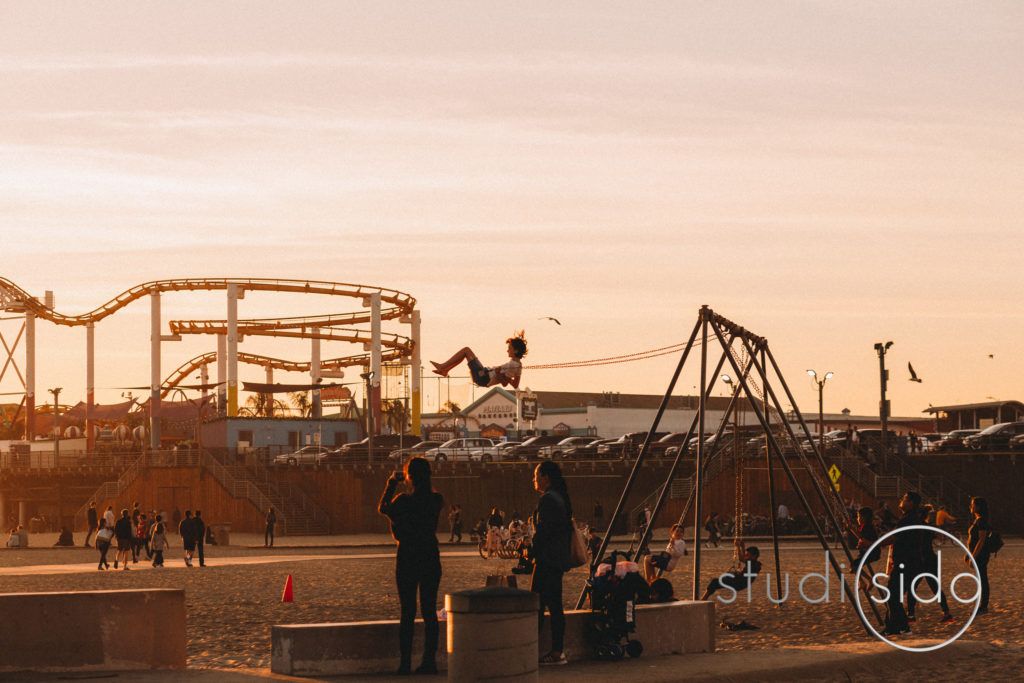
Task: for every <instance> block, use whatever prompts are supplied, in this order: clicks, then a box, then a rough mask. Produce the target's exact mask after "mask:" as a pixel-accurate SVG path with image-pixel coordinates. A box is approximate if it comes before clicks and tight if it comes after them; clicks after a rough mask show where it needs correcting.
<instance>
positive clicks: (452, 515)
mask: <svg viewBox="0 0 1024 683" xmlns="http://www.w3.org/2000/svg"><path fill="white" fill-rule="evenodd" d="M448 524H450V525H451V533H450V534H448V542H449V543H451V542H452V541H453V540H454V541H455V543H462V507H461V506H460V505H458V504H456V503H452V507H451V510H450V511H449V512H448Z"/></svg>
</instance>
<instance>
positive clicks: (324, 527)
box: [203, 453, 330, 536]
mask: <svg viewBox="0 0 1024 683" xmlns="http://www.w3.org/2000/svg"><path fill="white" fill-rule="evenodd" d="M203 467H205V468H206V469H207V470H208V471H209V472H210V473H211V474H212V475H213V477H214V479H216V480H217V481H218V482H220V485H221V486H223V487H224V488H225V489H227V491H228V492H229V493H230V494H231V495H232V496H234V497H235V498H245V499H246V500H248V501H249V502H251V503H252V504H253V505H255V506H256V507H257V508H258V509H259V510H261V511H263V512H266V510H267V509H268V508H271V507H273V508H274V510H275V512H276V513H277V523H278V525H279V528H280V531H281V534H282V535H286V536H323V535H326V534H329V533H330V518H329V517H328V515H327V513H326V512H325V511H324V510H323V509H322V508H320V507H319V506H318V505H317V504H316V503H314V502H313V501H312V499H310V497H309V496H307V495H306V492H305V491H303V490H302V489H301V488H300V487H298V486H294V485H292V484H291V483H290V482H283V481H273V480H272V479H271V478H270V476H269V472H268V471H267V469H266V468H265V467H263V466H261V465H256V466H254V467H252V468H250V467H247V466H243V465H224V464H222V463H220V462H219V461H218V460H217V459H215V458H214V457H213V456H211V455H209V454H207V453H204V454H203Z"/></svg>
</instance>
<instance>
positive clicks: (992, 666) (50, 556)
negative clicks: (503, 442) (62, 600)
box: [0, 534, 1024, 680]
mask: <svg viewBox="0 0 1024 683" xmlns="http://www.w3.org/2000/svg"><path fill="white" fill-rule="evenodd" d="M33 538H34V541H35V543H36V545H43V544H45V543H46V541H47V540H48V537H47V535H45V534H44V535H39V536H38V537H33ZM176 540H177V539H175V538H173V537H172V548H173V547H174V545H173V543H174V541H176ZM352 540H353V539H352V538H351V537H346V538H341V537H330V538H327V539H324V538H317V539H287V538H280V539H278V542H279V544H290V543H294V542H296V541H298V542H300V543H301V542H303V541H305V542H307V543H308V542H315V543H318V544H325V546H323V547H303V546H301V545H300V546H297V547H294V548H280V547H279V548H276V549H274V550H273V551H267V550H265V549H263V548H262V547H244V546H243V545H242V544H245V543H252V544H259V545H260V546H262V537H260V538H258V539H257V538H256V537H255V536H253V537H251V538H249V537H247V536H245V535H235V536H234V537H233V538H232V541H233V543H235V544H236V545H233V546H230V547H226V548H219V547H209V548H208V553H207V555H208V557H209V559H210V562H211V564H212V566H208V567H206V568H202V569H200V568H198V567H196V568H194V569H187V568H185V567H184V566H183V563H182V560H181V553H180V552H179V551H177V550H172V551H169V552H168V553H166V557H167V567H165V568H163V569H151V568H148V564H147V565H145V566H146V567H147V569H146V570H145V571H139V570H138V568H140V567H142V564H141V563H140V565H136V567H137V568H136V570H135V571H121V570H117V571H114V570H113V569H111V570H109V571H96V570H95V561H96V556H97V554H96V551H94V550H90V549H84V548H77V549H49V548H38V549H29V550H8V549H4V550H2V551H0V591H2V592H5V593H7V592H35V591H61V590H100V589H125V588H151V587H152V588H183V589H184V590H185V595H186V604H187V610H188V624H187V631H188V665H189V667H190V668H206V667H210V668H246V669H266V668H268V667H269V666H270V628H271V626H272V625H273V624H287V623H316V622H330V621H364V620H373V619H396V618H397V617H398V599H397V596H396V593H395V589H394V579H393V577H394V574H393V549H392V548H390V547H388V546H387V545H378V546H372V545H366V546H362V547H337V546H335V547H326V544H329V543H337V542H340V541H346V542H351V541H352ZM355 540H356V541H357V542H359V543H373V542H383V541H386V538H385V537H383V536H374V537H359V538H358V539H355ZM49 541H50V543H52V542H53V539H49ZM78 541H79V542H81V538H78ZM760 547H761V549H762V560H763V563H764V570H763V573H762V576H760V577H759V578H758V579H757V580H756V581H755V583H754V587H753V591H752V600H751V601H750V602H749V603H748V602H747V601H746V596H745V595H744V594H740V596H738V599H737V600H736V601H735V602H734V603H733V604H731V605H721V604H717V605H716V609H717V615H718V620H719V621H720V620H721V619H723V618H728V619H729V620H731V621H734V622H735V621H741V620H743V621H746V622H748V623H749V624H753V625H755V626H757V629H755V630H744V631H729V630H726V629H719V630H718V631H717V639H718V640H717V654H716V655H715V656H716V657H728V656H729V653H730V652H737V651H766V652H767V651H774V650H777V649H779V648H797V647H828V646H830V645H837V644H842V645H843V646H856V645H857V644H858V643H862V644H864V646H865V647H868V646H870V645H871V644H873V643H877V642H878V641H877V639H876V638H875V637H874V636H872V635H869V634H868V633H867V632H866V631H865V629H864V628H863V626H862V625H861V623H860V621H859V620H858V618H857V616H856V614H855V612H854V610H853V608H851V606H850V605H849V604H848V602H841V601H840V597H839V596H840V589H839V584H838V581H837V580H836V577H835V575H834V574H832V573H831V570H830V577H831V584H832V585H831V593H830V596H829V601H827V602H821V603H819V604H810V603H807V602H804V601H803V600H801V599H799V598H798V597H797V595H796V592H797V587H798V583H799V581H800V580H801V578H802V577H804V576H806V575H807V574H809V573H810V572H817V573H819V574H822V573H824V567H825V555H824V552H823V551H822V550H821V548H820V547H819V548H815V547H814V546H813V545H812V544H810V543H787V544H784V545H783V546H782V549H781V551H780V557H781V560H782V571H783V575H785V574H786V573H788V574H789V575H790V593H791V595H790V599H789V600H787V601H786V602H785V603H784V604H783V605H782V606H781V607H777V606H775V605H773V604H772V603H770V602H769V601H768V599H767V598H766V596H765V589H766V587H767V584H768V583H769V581H770V582H771V584H772V594H773V596H776V591H775V584H774V579H773V578H771V577H770V576H769V575H768V574H767V573H768V572H771V573H774V571H775V570H774V559H773V557H772V554H771V544H770V543H761V544H760ZM442 554H443V559H442V562H443V568H444V577H443V579H442V582H441V591H440V592H441V595H443V594H444V593H446V592H453V591H458V590H462V589H466V588H474V587H479V586H482V585H484V583H485V581H486V577H487V576H488V575H489V574H508V573H510V571H509V570H510V569H511V567H512V566H513V564H514V563H513V562H511V561H507V560H494V559H492V560H484V559H482V558H480V557H479V556H477V555H476V554H475V548H474V547H473V546H468V545H462V546H449V545H442ZM268 555H269V556H271V558H272V559H273V560H275V561H273V562H268V563H261V562H258V561H257V560H258V558H263V557H266V556H268ZM290 556H294V557H295V559H288V558H289V557H290ZM311 556H319V557H320V558H322V559H314V558H313V557H311ZM228 558H239V559H238V561H250V562H252V563H248V564H222V565H218V564H217V563H218V562H229V561H231V560H229V559H228ZM692 559H693V558H692V555H691V556H690V557H687V558H683V562H681V564H680V566H679V567H678V568H677V570H676V571H675V572H673V573H672V574H670V575H668V576H669V578H670V579H671V581H672V582H673V584H674V586H675V588H676V594H677V596H678V597H681V598H688V597H689V596H690V591H691V588H690V576H691V569H692ZM1022 560H1024V543H1021V542H1020V541H1017V540H1009V541H1008V542H1007V545H1006V547H1005V548H1004V549H1003V550H1002V551H1001V552H1000V554H999V556H998V558H996V559H994V560H993V561H992V563H991V564H990V566H989V574H990V581H991V585H992V600H991V611H990V612H989V613H988V614H987V615H979V616H978V617H977V619H976V620H975V621H974V623H973V624H972V625H971V626H970V628H969V629H968V630H967V631H966V632H965V633H964V634H963V635H962V636H961V638H962V639H963V640H965V641H978V642H980V643H983V644H985V645H984V650H983V651H984V653H985V656H981V657H979V656H972V657H968V658H966V659H965V660H964V661H962V662H959V663H957V662H949V661H943V662H941V663H938V664H935V666H934V667H932V669H934V670H932V669H930V668H929V667H930V666H931V663H930V660H929V656H928V655H927V654H921V655H918V657H919V662H920V670H919V671H916V672H915V677H921V676H927V677H928V678H931V679H933V680H960V679H963V678H964V677H965V676H968V675H973V676H981V677H983V678H987V679H990V680H1015V679H1016V680H1019V679H1020V678H1021V674H1020V673H1019V672H1020V671H1021V668H1022V665H1024V590H1022V586H1024V562H1022ZM946 561H949V562H951V563H952V565H953V566H952V567H950V568H951V569H953V571H954V573H958V572H960V571H962V567H963V565H962V554H961V553H953V552H952V551H951V550H950V551H949V554H948V555H944V562H946ZM731 562H732V552H731V549H728V548H726V547H725V546H723V547H721V548H717V549H709V550H705V551H704V552H703V553H702V577H703V580H702V583H704V584H706V583H707V582H708V581H710V580H711V578H712V576H713V573H712V572H714V574H718V573H720V572H722V571H726V570H727V569H728V568H729V565H730V564H731ZM77 563H88V564H83V566H82V568H81V571H78V572H73V573H31V574H12V573H11V572H18V571H32V570H31V569H26V570H20V569H15V568H16V567H30V566H40V565H69V564H77ZM947 567H948V566H947ZM947 567H944V569H943V571H944V573H945V572H946V571H947ZM4 568H6V569H4ZM288 575H291V576H292V577H293V587H294V602H292V603H282V602H281V594H282V590H283V588H284V585H285V580H286V578H287V577H288ZM585 576H586V574H585V570H584V569H582V568H581V569H576V570H573V571H572V572H570V573H569V574H568V575H567V576H566V579H565V583H564V587H565V591H564V592H565V604H566V608H567V609H571V608H573V607H574V606H575V602H576V599H577V598H578V596H579V593H580V590H581V589H582V587H583V582H584V579H585ZM524 578H525V579H526V581H524V582H523V584H526V583H528V577H520V579H524ZM964 586H965V591H964V592H970V591H971V587H972V584H970V582H964ZM521 587H528V586H525V585H523V586H521ZM924 592H925V593H927V590H925V591H924ZM805 593H806V594H807V595H808V597H811V598H816V597H820V596H821V595H822V593H823V582H822V580H821V579H810V580H808V581H807V582H806V584H805ZM440 606H441V605H440V604H439V608H440ZM952 611H953V614H954V616H955V617H956V621H955V622H954V623H953V624H951V625H948V624H940V623H939V617H940V616H941V612H940V610H939V607H938V605H937V604H924V605H921V606H919V608H918V621H917V623H916V624H914V625H913V631H914V634H913V635H912V636H904V637H902V638H901V639H900V640H899V641H898V642H901V643H906V644H913V643H914V642H916V641H917V640H918V639H921V638H927V639H934V638H942V639H945V638H948V637H950V636H952V635H953V634H955V633H956V632H957V631H959V630H960V629H961V628H962V627H963V625H964V623H965V620H966V619H967V618H968V616H969V614H970V610H969V608H968V606H967V605H961V604H957V603H955V602H954V603H952ZM570 654H571V653H570ZM876 673H877V674H880V675H878V676H875V677H874V678H872V677H871V676H874V675H875V674H876ZM890 674H892V675H893V676H895V677H903V675H904V674H900V675H898V676H897V675H896V674H895V673H893V672H884V671H877V672H856V671H854V672H852V673H849V672H847V673H843V674H842V675H841V676H840V673H839V672H833V671H828V670H823V671H822V672H821V675H822V679H821V680H880V679H882V678H885V677H887V676H889V675H890ZM833 676H836V677H837V678H833ZM863 676H867V677H863Z"/></svg>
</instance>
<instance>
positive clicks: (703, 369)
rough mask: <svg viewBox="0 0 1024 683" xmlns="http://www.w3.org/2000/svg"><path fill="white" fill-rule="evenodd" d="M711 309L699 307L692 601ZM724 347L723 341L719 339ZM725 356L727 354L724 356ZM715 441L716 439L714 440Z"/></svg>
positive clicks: (695, 581) (696, 568) (696, 587)
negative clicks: (698, 381)
mask: <svg viewBox="0 0 1024 683" xmlns="http://www.w3.org/2000/svg"><path fill="white" fill-rule="evenodd" d="M710 312H711V309H709V308H708V307H707V305H704V306H701V307H700V323H699V324H700V326H701V347H700V387H701V392H700V397H699V398H698V401H697V421H698V430H699V434H698V436H697V473H696V475H695V479H694V491H695V493H694V501H695V503H696V507H695V512H694V518H693V599H694V600H696V599H697V597H698V596H699V595H700V593H699V592H698V591H699V589H700V519H701V510H702V509H703V505H704V500H703V497H702V496H701V486H703V484H704V475H703V469H704V412H705V409H706V407H707V405H706V404H707V401H706V400H705V397H704V391H703V389H704V387H706V386H707V375H708V317H709V313H710ZM719 340H720V341H722V344H723V345H724V344H725V342H724V340H722V339H721V337H719ZM726 355H727V354H726ZM716 440H717V439H716Z"/></svg>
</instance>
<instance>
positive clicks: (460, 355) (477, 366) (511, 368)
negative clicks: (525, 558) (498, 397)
mask: <svg viewBox="0 0 1024 683" xmlns="http://www.w3.org/2000/svg"><path fill="white" fill-rule="evenodd" d="M524 334H525V333H524V332H522V331H520V332H518V333H516V335H515V336H514V337H509V338H508V339H506V340H505V343H506V344H507V345H508V357H509V358H510V359H511V360H509V362H507V363H505V364H504V365H498V366H496V367H493V368H485V367H484V365H483V363H481V362H480V359H479V358H477V357H476V354H475V353H473V350H472V349H470V348H469V347H468V346H466V347H463V348H461V349H459V350H458V351H457V352H456V353H455V355H454V356H452V357H451V358H449V359H448V360H446V361H445V362H443V363H435V362H434V361H430V364H431V365H433V366H434V372H435V373H436V374H438V375H441V376H442V377H447V376H448V373H449V372H451V370H452V368H454V367H455V366H456V365H458V364H459V363H461V362H462V361H467V362H468V364H469V374H470V377H471V378H472V379H473V384H476V385H477V386H478V387H492V386H494V385H495V384H500V385H501V386H503V387H505V386H508V385H510V384H511V385H512V386H513V387H515V388H516V389H518V388H519V378H520V377H521V376H522V374H523V364H522V363H521V362H520V361H521V360H522V358H523V356H525V355H526V338H525V336H524Z"/></svg>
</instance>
